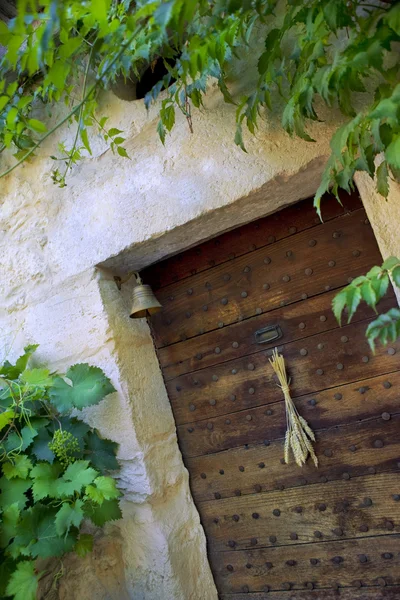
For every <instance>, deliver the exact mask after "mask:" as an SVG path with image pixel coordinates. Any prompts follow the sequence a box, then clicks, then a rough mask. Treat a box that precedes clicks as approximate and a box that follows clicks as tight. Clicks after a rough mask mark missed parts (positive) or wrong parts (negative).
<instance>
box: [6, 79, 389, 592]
mask: <svg viewBox="0 0 400 600" xmlns="http://www.w3.org/2000/svg"><path fill="white" fill-rule="evenodd" d="M238 82H239V83H237V84H236V91H237V92H238V93H239V92H241V91H242V88H243V85H244V83H243V80H242V79H241V78H240V77H239V79H238ZM156 109H157V107H155V108H154V109H152V111H151V112H150V113H149V114H147V113H146V111H145V109H144V107H143V104H142V102H141V101H136V102H133V103H128V102H124V101H121V100H118V99H117V98H116V97H115V96H113V95H112V94H111V93H105V94H104V96H103V98H102V106H101V111H100V112H101V114H106V115H108V116H109V117H110V120H109V125H110V126H116V127H118V128H119V129H123V130H124V136H125V137H126V138H127V142H126V144H125V146H126V148H127V151H128V153H129V155H130V157H131V160H124V159H122V158H120V157H115V156H114V155H113V154H112V152H111V151H110V150H109V149H107V147H106V146H105V145H104V143H103V142H102V140H101V139H100V137H99V138H96V137H93V139H92V146H93V156H92V157H88V158H86V159H84V160H83V161H82V162H81V163H80V164H79V165H78V166H77V167H76V168H75V169H74V171H73V173H72V175H71V176H70V177H69V179H68V186H67V188H64V189H59V188H57V187H55V186H54V185H53V183H52V182H51V179H50V169H51V166H52V161H51V160H50V159H49V158H48V155H49V154H52V153H53V152H54V149H53V148H54V145H55V143H56V142H55V141H54V140H53V141H52V142H51V143H50V141H49V143H48V144H47V145H46V147H44V148H43V149H42V150H41V151H40V153H39V155H38V157H37V158H35V160H34V161H32V163H31V164H26V165H24V166H23V167H21V168H19V169H18V170H16V171H14V172H13V173H12V174H11V175H9V176H8V177H7V178H5V179H1V180H0V218H1V221H0V223H1V225H0V273H1V276H0V297H1V311H0V324H1V333H0V335H1V338H0V347H1V355H0V357H1V358H2V359H3V358H4V357H5V356H6V355H7V356H8V357H9V358H10V359H12V358H15V357H16V356H17V355H18V354H19V352H20V350H21V349H22V347H23V346H24V345H25V344H26V343H39V344H40V347H39V350H38V352H37V356H36V358H35V360H36V362H37V363H38V364H48V365H50V367H51V368H53V369H59V370H61V371H62V370H64V369H66V368H67V367H68V366H69V365H71V364H74V363H76V362H89V363H91V364H95V365H98V366H100V367H101V368H103V369H104V371H105V372H106V374H107V375H108V376H109V377H110V378H111V379H112V382H113V384H114V386H115V387H116V389H117V392H116V393H115V394H113V395H111V396H109V397H107V398H106V399H105V400H104V401H103V402H102V403H101V404H100V405H99V406H98V407H93V408H91V409H90V410H87V411H86V412H85V414H84V418H85V420H87V421H88V422H89V423H90V424H92V425H93V426H95V427H97V428H98V429H99V430H100V431H101V432H102V433H103V434H104V435H107V436H108V437H110V438H111V439H113V440H115V441H117V442H119V443H120V450H119V460H120V464H121V471H120V473H119V475H118V476H117V477H118V482H119V486H120V488H121V490H122V491H123V492H124V499H123V501H122V508H123V514H124V518H123V520H122V521H121V522H119V523H117V524H115V525H114V524H113V525H110V526H109V527H108V528H106V529H105V532H104V534H103V535H100V534H99V542H98V545H97V546H96V552H97V555H96V556H97V557H98V559H99V560H98V561H97V563H96V564H97V566H96V568H95V567H94V563H93V562H91V561H93V558H88V559H86V562H85V563H84V564H83V563H79V562H77V561H76V560H75V559H74V558H73V557H71V559H70V560H69V562H68V559H67V560H66V563H65V564H66V571H67V574H66V579H65V582H66V583H65V584H62V585H64V587H62V586H61V587H60V589H59V591H58V592H57V593H58V595H59V597H60V598H64V597H65V598H67V597H68V600H75V599H79V600H82V599H84V600H86V599H88V600H89V599H91V598H94V597H95V598H96V600H102V599H104V600H105V599H110V600H121V599H122V600H124V599H125V598H130V599H134V600H216V599H217V593H216V590H215V586H214V583H213V580H212V576H211V572H210V569H209V566H208V562H207V555H206V541H205V536H204V533H203V530H202V528H201V525H200V521H199V517H198V513H197V511H196V508H195V506H194V504H193V501H192V499H191V495H190V490H189V485H188V474H187V471H186V469H185V468H184V466H183V463H182V459H181V455H180V452H179V448H178V445H177V440H176V433H175V425H174V421H173V417H172V413H171V409H170V406H169V401H168V398H167V395H166V391H165V388H164V384H163V381H162V377H161V373H160V370H159V367H158V363H157V358H156V355H155V351H154V347H153V344H152V339H151V336H150V333H149V329H148V326H147V324H146V323H145V322H142V321H135V322H132V321H130V320H129V319H128V310H129V294H130V291H131V284H126V285H125V286H123V290H122V293H121V292H120V291H119V290H118V289H117V287H116V285H115V283H114V281H113V275H116V274H119V275H124V274H126V273H128V272H129V271H131V270H132V269H140V268H142V267H143V266H145V265H148V264H151V263H152V262H154V261H156V260H159V259H160V258H162V257H163V256H167V255H169V254H171V253H175V252H178V251H180V250H182V249H184V248H187V247H189V246H192V245H195V244H196V243H198V242H200V241H202V240H204V239H207V238H209V237H211V236H213V235H216V234H217V233H220V232H222V231H224V230H227V229H231V228H233V227H236V226H238V225H241V224H243V223H245V222H248V221H251V220H253V219H256V218H258V217H260V216H263V215H266V214H269V213H272V212H274V211H276V210H278V209H279V208H281V207H283V206H285V205H287V204H290V203H292V202H295V201H297V200H299V199H301V198H305V197H308V196H310V195H312V194H313V193H314V192H315V190H316V188H317V187H318V184H319V177H320V174H321V171H322V168H323V165H324V162H325V160H326V158H327V155H328V152H329V139H330V136H331V132H332V129H333V127H334V126H335V124H336V123H335V118H334V116H333V117H331V119H332V120H331V121H330V122H327V123H319V124H314V125H313V127H312V130H311V132H312V135H313V137H315V138H316V139H317V142H316V143H314V144H310V143H306V142H304V141H302V140H298V139H290V138H289V136H288V135H287V134H285V133H284V132H282V131H281V130H280V129H279V128H278V127H276V126H274V125H272V124H271V121H266V122H265V123H264V124H263V125H262V126H261V127H260V129H259V130H258V132H257V134H256V136H255V137H254V138H251V137H249V138H248V141H247V149H248V153H247V154H245V153H243V152H242V151H241V150H240V149H238V148H237V147H236V146H235V145H234V143H233V135H234V112H235V108H234V107H230V106H228V105H225V104H224V103H223V102H222V100H221V99H220V97H219V94H218V93H217V91H216V89H215V88H214V87H213V86H211V88H210V90H209V93H208V95H207V102H206V109H203V110H202V111H201V112H195V113H194V119H193V122H194V133H193V134H190V132H189V130H188V127H187V124H186V122H185V119H184V117H183V116H180V117H178V119H177V125H176V127H175V129H174V130H173V132H172V135H171V136H169V138H168V140H167V142H166V146H165V147H163V146H162V145H161V143H160V142H159V140H158V137H157V134H156V131H155V126H156ZM73 134H74V131H73V129H71V130H68V129H64V130H62V131H60V132H58V134H57V136H58V139H59V140H61V139H63V140H65V139H67V140H70V139H71V137H72V135H73ZM8 160H9V159H7V158H5V159H3V158H2V167H3V168H4V167H5V166H6V165H7V161H8ZM357 183H358V186H359V189H360V191H361V193H362V197H363V198H365V200H364V201H365V202H366V208H367V211H368V214H369V217H370V220H371V223H372V225H373V227H374V228H375V230H376V232H377V237H378V242H379V244H380V247H381V249H382V252H383V254H384V255H388V254H392V253H395V252H397V253H398V254H400V248H399V235H398V230H399V226H398V224H399V223H400V191H399V190H398V189H394V187H393V189H392V192H391V197H390V198H389V201H388V203H387V204H385V203H384V201H383V199H382V198H380V197H378V196H377V195H376V194H375V193H374V192H373V188H372V185H371V182H370V181H369V180H368V178H365V177H360V178H359V179H358V180H357ZM382 207H384V209H382ZM394 217H395V218H394ZM100 558H101V559H100ZM121 564H122V566H121ZM68 565H69V567H68ZM115 565H118V570H116V569H117V567H116V566H115ZM116 572H117V573H118V576H117V577H116V576H115V573H116ZM68 577H69V578H70V579H69V580H70V581H71V582H73V585H72V583H71V586H70V587H69V588H68V590H69V595H68V596H66V595H65V589H66V588H65V586H66V585H67V582H68ZM78 582H79V583H78ZM62 590H64V592H63V591H62ZM51 593H54V592H51ZM42 594H43V595H42V597H43V598H44V597H49V598H50V597H51V594H50V592H49V591H48V590H47V591H46V589H45V586H44V587H43V590H42ZM63 594H64V595H63Z"/></svg>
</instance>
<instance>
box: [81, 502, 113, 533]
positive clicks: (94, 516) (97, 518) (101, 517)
mask: <svg viewBox="0 0 400 600" xmlns="http://www.w3.org/2000/svg"><path fill="white" fill-rule="evenodd" d="M84 512H85V516H86V517H88V518H89V519H90V520H91V521H92V522H93V523H94V524H95V525H97V526H98V527H103V525H104V524H105V523H107V521H116V520H118V519H121V517H122V513H121V509H120V507H119V504H118V500H105V501H104V502H103V504H96V505H93V504H91V503H86V504H85V509H84Z"/></svg>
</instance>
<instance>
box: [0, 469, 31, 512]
mask: <svg viewBox="0 0 400 600" xmlns="http://www.w3.org/2000/svg"><path fill="white" fill-rule="evenodd" d="M31 485H32V482H31V481H30V480H26V479H20V478H19V477H16V478H15V479H11V480H8V479H7V478H6V477H4V476H3V477H2V478H1V479H0V489H1V494H0V508H3V509H4V508H7V506H11V505H12V504H17V505H18V508H20V509H21V510H22V509H23V508H24V506H25V504H26V502H27V500H28V498H27V497H26V496H25V493H26V492H27V491H28V490H29V488H30V487H31Z"/></svg>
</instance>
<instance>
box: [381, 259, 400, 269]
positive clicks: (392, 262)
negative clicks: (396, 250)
mask: <svg viewBox="0 0 400 600" xmlns="http://www.w3.org/2000/svg"><path fill="white" fill-rule="evenodd" d="M398 264H400V258H397V257H396V256H389V258H387V259H386V260H385V261H384V262H383V264H382V269H383V270H386V271H391V270H392V269H393V267H396V266H397V265H398Z"/></svg>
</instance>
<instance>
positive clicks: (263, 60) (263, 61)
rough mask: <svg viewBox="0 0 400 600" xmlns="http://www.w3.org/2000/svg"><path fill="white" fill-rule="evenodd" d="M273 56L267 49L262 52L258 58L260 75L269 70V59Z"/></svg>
mask: <svg viewBox="0 0 400 600" xmlns="http://www.w3.org/2000/svg"><path fill="white" fill-rule="evenodd" d="M270 58H271V53H270V52H269V51H265V52H263V53H262V54H261V56H260V58H259V59H258V63H257V68H258V72H259V73H260V75H264V74H265V73H266V72H267V69H268V66H269V61H270Z"/></svg>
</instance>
